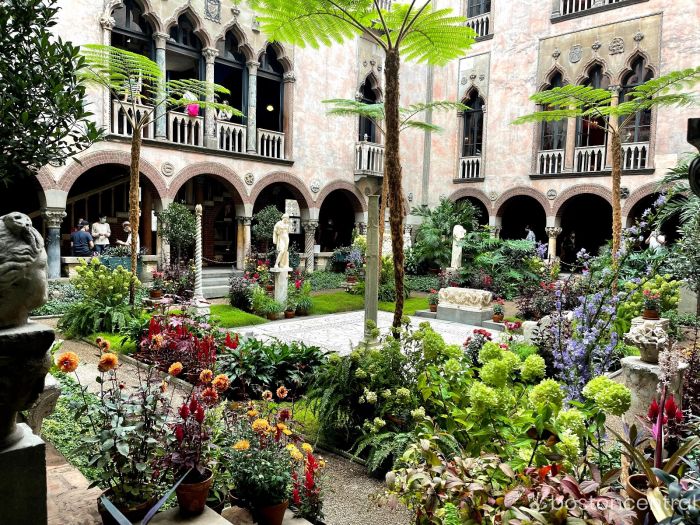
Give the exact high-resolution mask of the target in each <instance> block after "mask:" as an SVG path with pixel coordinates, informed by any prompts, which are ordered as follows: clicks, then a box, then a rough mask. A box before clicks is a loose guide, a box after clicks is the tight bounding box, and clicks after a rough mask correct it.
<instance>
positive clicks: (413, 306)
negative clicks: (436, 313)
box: [379, 296, 428, 315]
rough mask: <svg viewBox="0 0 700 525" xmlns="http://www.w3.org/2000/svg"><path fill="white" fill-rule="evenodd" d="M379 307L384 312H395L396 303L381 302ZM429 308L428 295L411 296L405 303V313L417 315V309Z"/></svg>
mask: <svg viewBox="0 0 700 525" xmlns="http://www.w3.org/2000/svg"><path fill="white" fill-rule="evenodd" d="M379 309H380V310H382V311H384V312H393V311H394V303H383V302H382V303H379ZM427 309H428V298H427V297H425V296H424V297H409V298H408V299H406V300H405V301H404V303H403V313H404V315H416V311H417V310H427Z"/></svg>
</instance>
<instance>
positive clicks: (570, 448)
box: [557, 430, 581, 465]
mask: <svg viewBox="0 0 700 525" xmlns="http://www.w3.org/2000/svg"><path fill="white" fill-rule="evenodd" d="M580 445H581V440H580V439H579V437H578V436H577V435H576V434H574V433H573V432H572V431H571V430H565V431H563V432H561V433H560V434H559V443H557V450H559V452H561V454H562V456H564V459H565V460H566V461H568V462H569V463H570V464H572V465H575V464H577V463H578V460H579V458H580V457H581V447H580Z"/></svg>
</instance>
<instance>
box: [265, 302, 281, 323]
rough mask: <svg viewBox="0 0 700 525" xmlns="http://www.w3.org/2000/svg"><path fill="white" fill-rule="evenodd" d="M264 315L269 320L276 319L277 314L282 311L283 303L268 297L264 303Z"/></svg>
mask: <svg viewBox="0 0 700 525" xmlns="http://www.w3.org/2000/svg"><path fill="white" fill-rule="evenodd" d="M264 310H265V315H267V318H268V319H269V320H270V321H276V320H277V318H279V315H280V314H281V313H282V312H283V311H284V305H283V304H282V303H280V302H279V301H275V300H274V299H272V298H268V300H267V302H266V303H265V308H264Z"/></svg>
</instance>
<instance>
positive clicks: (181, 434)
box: [175, 425, 185, 442]
mask: <svg viewBox="0 0 700 525" xmlns="http://www.w3.org/2000/svg"><path fill="white" fill-rule="evenodd" d="M175 439H177V440H178V441H179V442H182V440H183V439H185V429H184V428H182V425H178V426H176V427H175Z"/></svg>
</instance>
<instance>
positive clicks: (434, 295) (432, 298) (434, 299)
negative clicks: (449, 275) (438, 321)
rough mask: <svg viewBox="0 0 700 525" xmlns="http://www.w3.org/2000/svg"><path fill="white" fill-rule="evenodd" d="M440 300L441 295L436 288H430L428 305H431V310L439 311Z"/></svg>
mask: <svg viewBox="0 0 700 525" xmlns="http://www.w3.org/2000/svg"><path fill="white" fill-rule="evenodd" d="M439 302H440V297H439V296H438V292H437V290H435V289H432V290H430V295H428V305H429V306H430V311H431V312H437V307H438V303H439Z"/></svg>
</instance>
